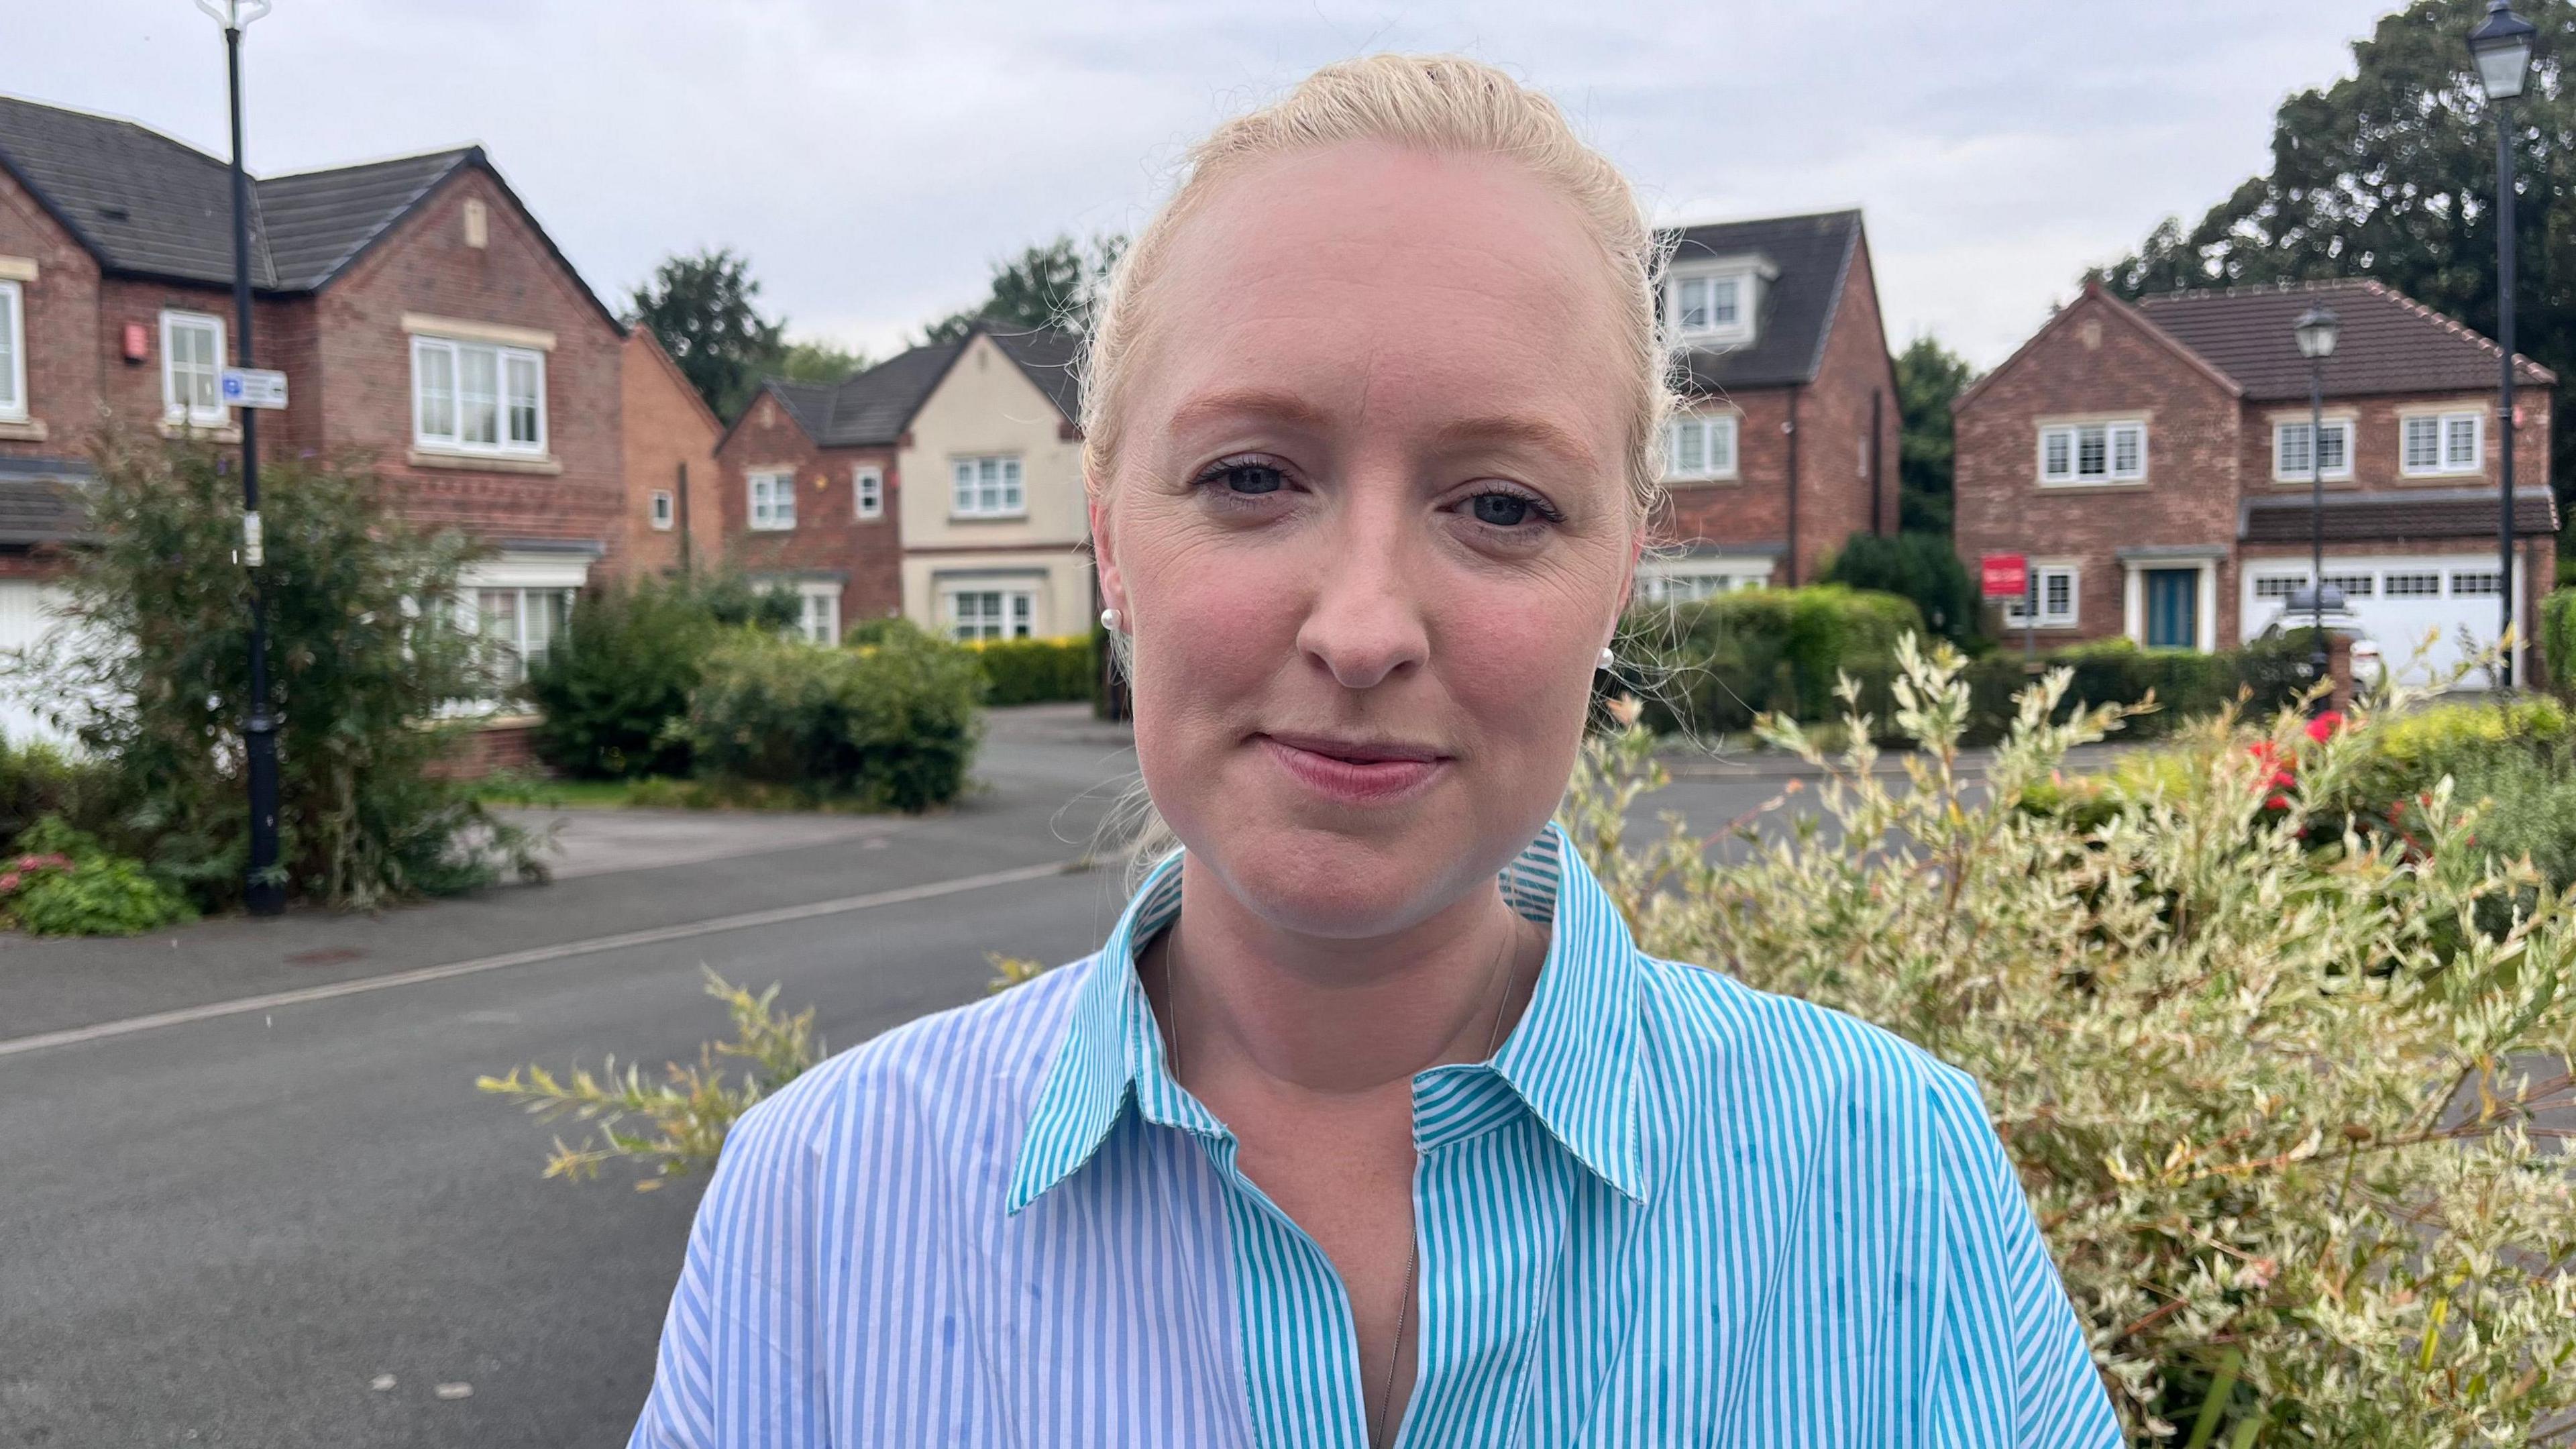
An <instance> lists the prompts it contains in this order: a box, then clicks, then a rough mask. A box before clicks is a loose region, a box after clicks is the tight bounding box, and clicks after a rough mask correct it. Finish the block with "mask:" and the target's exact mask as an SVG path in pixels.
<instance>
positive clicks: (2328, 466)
mask: <svg viewBox="0 0 2576 1449" xmlns="http://www.w3.org/2000/svg"><path fill="white" fill-rule="evenodd" d="M2351 440H2352V424H2350V423H2328V424H2326V426H2325V431H2323V432H2321V433H2319V434H2317V466H2318V467H2319V468H2321V469H2323V470H2324V471H2326V472H2328V473H2340V472H2343V471H2344V469H2345V468H2346V467H2347V466H2349V465H2348V464H2346V463H2345V461H2344V458H2345V452H2344V448H2345V446H2346V444H2348V443H2349V442H2350V441H2351Z"/></svg>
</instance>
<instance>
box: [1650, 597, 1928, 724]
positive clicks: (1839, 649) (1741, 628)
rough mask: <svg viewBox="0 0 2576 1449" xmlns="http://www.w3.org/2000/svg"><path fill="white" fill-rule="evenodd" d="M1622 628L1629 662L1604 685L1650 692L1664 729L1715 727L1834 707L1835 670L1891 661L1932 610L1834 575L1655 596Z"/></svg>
mask: <svg viewBox="0 0 2576 1449" xmlns="http://www.w3.org/2000/svg"><path fill="white" fill-rule="evenodd" d="M1620 632H1621V639H1620V643H1619V646H1618V650H1617V652H1618V656H1619V658H1620V659H1621V660H1622V661H1623V664H1624V666H1625V667H1623V668H1622V669H1621V670H1619V671H1617V675H1616V678H1614V679H1606V680H1605V687H1607V688H1611V689H1618V690H1627V691H1633V692H1635V693H1638V694H1640V695H1642V696H1643V697H1644V698H1645V699H1646V701H1647V714H1646V723H1647V724H1648V725H1650V726H1652V727H1653V728H1655V729H1658V730H1665V731H1672V730H1684V731H1689V732H1696V733H1713V732H1720V731H1730V730H1741V729H1747V728H1750V727H1751V726H1752V724H1753V720H1754V717H1755V716H1756V715H1760V714H1765V713H1786V714H1792V715H1795V716H1797V717H1798V718H1800V719H1822V718H1825V717H1827V716H1828V715H1830V714H1831V713H1833V697H1834V677H1835V671H1836V670H1838V669H1848V668H1852V667H1854V666H1855V665H1860V666H1883V667H1885V668H1887V669H1891V670H1892V669H1893V668H1894V667H1895V666H1894V663H1893V661H1894V658H1895V651H1896V641H1897V640H1898V639H1901V638H1903V637H1904V636H1905V635H1906V634H1908V633H1916V634H1920V633H1922V632H1923V615H1922V612H1921V611H1920V610H1918V609H1916V608H1915V607H1914V604H1913V602H1912V601H1911V600H1908V599H1902V598H1899V597H1897V596H1896V595H1894V594H1880V593H1868V592H1864V591H1862V590H1858V589H1847V588H1842V587H1840V586H1837V585H1830V584H1828V585H1821V586H1818V587H1814V588H1804V589H1746V590H1742V591H1739V592H1736V593H1731V594H1719V595H1717V596H1716V597H1714V598H1710V599H1705V600H1702V601H1700V602H1697V603H1690V604H1680V605H1674V606H1664V605H1651V606H1648V607H1645V608H1641V609H1638V610H1635V611H1633V612H1632V613H1631V614H1630V615H1629V616H1628V619H1627V620H1626V622H1625V623H1624V625H1623V626H1622V628H1621V631H1620Z"/></svg>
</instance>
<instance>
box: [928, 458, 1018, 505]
mask: <svg viewBox="0 0 2576 1449" xmlns="http://www.w3.org/2000/svg"><path fill="white" fill-rule="evenodd" d="M988 464H989V465H990V466H991V467H992V470H993V477H992V479H991V480H990V481H989V483H988V481H987V480H986V479H985V478H984V477H983V476H982V475H983V472H984V470H985V467H986V465H988ZM988 494H989V497H988ZM948 516H949V517H951V518H1026V517H1028V516H1029V491H1028V475H1027V471H1026V469H1025V468H1024V467H1023V465H1022V464H1021V461H1020V455H1019V454H1017V453H976V454H969V455H967V456H963V457H957V458H951V459H949V460H948Z"/></svg>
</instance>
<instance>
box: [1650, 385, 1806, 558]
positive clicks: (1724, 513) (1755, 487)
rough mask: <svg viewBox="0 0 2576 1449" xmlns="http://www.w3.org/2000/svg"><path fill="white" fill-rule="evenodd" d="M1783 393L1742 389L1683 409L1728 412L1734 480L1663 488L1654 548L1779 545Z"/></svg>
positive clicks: (1783, 510) (1785, 464) (1784, 503)
mask: <svg viewBox="0 0 2576 1449" xmlns="http://www.w3.org/2000/svg"><path fill="white" fill-rule="evenodd" d="M1791 391H1792V389H1789V388H1785V387H1763V388H1744V389H1741V390H1738V391H1735V392H1730V393H1728V394H1727V395H1726V396H1724V397H1722V398H1708V399H1704V400H1702V401H1700V402H1698V403H1695V404H1691V405H1690V406H1689V408H1688V410H1689V411H1693V412H1710V411H1716V410H1720V409H1731V410H1733V411H1734V412H1735V414H1736V424H1735V476H1734V477H1732V478H1724V479H1718V480H1715V481H1712V482H1674V483H1672V484H1669V485H1667V487H1666V488H1665V505H1664V507H1663V508H1662V509H1661V510H1660V511H1659V513H1658V516H1657V519H1656V524H1655V537H1656V539H1657V541H1658V542H1671V543H1690V542H1694V541H1704V542H1708V543H1716V544H1746V545H1752V546H1756V547H1770V548H1777V547H1782V546H1785V545H1786V544H1787V542H1788V539H1789V492H1788V489H1789V433H1788V428H1787V424H1788V421H1789V395H1790V393H1791Z"/></svg>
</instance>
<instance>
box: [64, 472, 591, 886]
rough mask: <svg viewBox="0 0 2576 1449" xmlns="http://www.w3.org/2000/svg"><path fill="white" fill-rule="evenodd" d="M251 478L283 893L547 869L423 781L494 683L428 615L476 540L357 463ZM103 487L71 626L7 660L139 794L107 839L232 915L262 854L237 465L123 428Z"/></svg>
mask: <svg viewBox="0 0 2576 1449" xmlns="http://www.w3.org/2000/svg"><path fill="white" fill-rule="evenodd" d="M261 471H262V482H263V484H264V486H265V490H266V491H265V493H264V495H263V504H264V507H263V513H264V516H265V522H266V525H267V528H266V534H267V561H266V564H265V566H264V567H263V568H261V569H260V570H259V571H258V580H257V581H258V583H259V585H260V587H261V589H262V592H263V595H264V597H265V600H266V603H267V611H268V659H269V669H270V678H271V681H272V683H271V700H272V704H273V708H274V712H275V716H276V718H277V720H278V733H277V754H278V806H279V808H278V834H279V852H280V854H279V862H280V871H281V874H282V875H283V877H284V884H285V885H286V888H287V889H288V891H289V892H290V893H292V894H295V895H300V896H304V897H307V898H310V899H314V900H319V901H324V902H328V903H332V904H338V905H349V906H359V907H364V906H368V905H372V904H374V903H376V902H379V901H381V900H384V899H386V898H388V897H396V896H404V895H411V894H417V893H431V894H437V893H444V892H448V891H454V890H460V889H465V888H468V887H471V886H475V885H479V884H482V883H484V882H487V881H489V880H491V879H493V878H494V876H495V875H496V874H497V873H498V872H499V870H501V869H502V868H510V869H515V870H517V871H518V872H520V873H522V874H527V875H534V874H537V873H539V872H540V867H539V866H538V864H537V861H536V858H535V849H536V846H535V843H534V841H533V840H532V838H531V837H530V836H529V835H528V834H527V833H526V832H524V831H521V830H519V829H517V828H515V827H512V826H510V825H508V824H506V823H504V822H502V821H500V820H498V819H496V818H494V817H493V816H492V815H490V814H489V813H488V812H487V811H486V810H485V809H484V808H483V806H482V805H481V804H480V803H479V802H477V801H476V800H475V799H474V798H473V797H472V796H471V794H470V793H468V792H467V791H466V790H465V789H463V788H462V787H460V786H458V785H455V784H452V783H449V782H446V781H442V780H439V779H436V778H433V775H432V772H431V767H432V766H433V765H434V764H435V763H436V762H438V761H440V760H441V759H442V758H444V757H445V756H446V755H447V754H448V752H449V750H450V748H451V741H452V739H453V738H454V736H455V733H456V732H457V731H458V730H459V729H461V728H463V727H465V726H464V722H463V721H460V720H457V719H455V718H454V717H453V715H452V709H453V706H454V705H455V704H456V703H457V702H459V701H465V700H478V699H488V698H491V697H493V696H494V695H495V694H496V693H497V685H496V680H495V678H494V675H493V672H492V670H491V668H490V667H489V661H488V660H487V659H485V658H484V656H483V650H482V646H481V645H480V644H479V642H478V641H477V640H475V639H474V638H473V637H472V636H471V635H469V634H467V633H465V632H463V631H461V630H459V629H456V628H454V627H452V626H451V625H450V624H449V623H448V622H447V616H446V611H445V610H444V609H443V608H440V607H436V606H434V605H433V606H432V607H429V608H426V609H424V608H423V607H422V601H424V600H428V601H437V600H445V599H449V598H453V597H454V596H455V594H456V587H457V576H458V573H459V571H460V570H461V569H462V568H463V567H464V565H465V564H466V562H467V561H468V560H469V559H470V558H471V557H472V556H473V554H474V552H475V549H474V546H473V545H472V544H471V543H470V542H469V541H467V540H466V539H464V538H462V537H460V536H458V535H455V534H451V533H438V534H425V533H422V532H420V531H419V530H417V529H415V528H413V527H412V526H411V525H410V524H408V523H407V522H405V521H404V520H403V518H402V517H401V516H400V515H399V514H398V513H396V512H394V511H393V510H392V509H391V508H390V507H389V506H388V505H387V501H386V498H385V495H384V491H383V487H382V485H381V484H380V482H379V481H378V480H377V479H376V478H375V477H374V476H373V475H372V474H369V473H367V472H364V471H362V470H360V469H358V468H354V467H341V466H336V465H325V464H307V463H300V462H295V461H287V462H282V463H273V464H270V465H268V466H266V467H264V468H263V469H262V470H261ZM89 502H90V509H91V523H92V528H93V530H94V533H95V539H94V542H93V543H92V544H91V545H90V546H88V547H85V548H83V549H81V550H79V551H78V552H77V553H75V554H74V555H73V558H74V561H75V562H74V572H73V574H72V575H71V577H70V578H69V580H68V581H67V585H68V591H69V594H70V598H69V601H68V603H67V605H66V609H65V613H66V616H67V617H66V627H64V628H62V629H60V630H58V631H56V632H55V633H54V634H53V635H52V636H51V637H50V639H49V640H48V642H47V643H45V644H44V645H41V646H38V647H37V648H36V649H34V650H33V651H31V652H30V653H28V654H27V655H25V656H23V657H22V658H20V659H19V660H18V661H17V665H16V670H15V672H16V673H18V674H19V675H20V683H21V684H22V685H32V686H33V687H35V688H38V689H41V690H43V691H45V693H46V697H48V698H49V699H50V700H52V701H53V702H54V706H55V712H56V714H57V716H58V719H59V721H60V722H61V723H63V724H65V725H67V726H68V727H70V728H71V729H72V731H73V732H74V733H75V735H76V736H77V738H78V739H79V741H80V742H81V744H82V746H83V747H84V748H85V749H86V750H87V751H88V752H89V753H90V754H91V755H92V756H94V757H95V758H97V759H99V760H101V761H103V762H104V763H105V764H106V765H107V766H108V767H109V768H110V769H112V770H113V771H114V772H115V774H116V776H117V778H118V782H119V785H118V788H119V790H120V791H122V792H125V793H126V794H127V795H128V796H129V803H127V804H126V805H125V808H124V809H123V811H122V813H121V814H120V815H119V816H118V818H116V819H115V820H114V821H112V822H108V823H106V824H103V825H101V826H100V829H101V832H102V834H103V835H105V837H106V838H107V841H108V844H109V845H110V846H111V847H112V848H113V849H115V850H116V851H117V852H119V853H121V854H125V855H129V856H134V857H137V858H140V859H141V860H143V861H144V862H145V863H146V864H147V865H149V866H150V867H151V869H152V871H153V872H154V873H155V874H156V875H158V876H160V877H161V878H163V879H167V880H174V881H179V882H182V883H184V885H185V886H186V888H187V889H188V890H189V891H190V892H191V893H192V894H193V895H194V896H195V897H196V898H197V900H198V901H199V903H200V904H203V905H207V906H220V905H223V904H226V903H228V902H231V901H233V900H236V899H238V897H239V894H240V891H241V888H242V884H243V875H244V870H245V866H246V864H247V861H248V852H249V824H250V810H249V806H248V801H247V798H246V789H245V786H244V782H243V777H242V759H243V747H242V738H241V734H240V730H241V726H242V722H243V719H244V717H245V715H246V713H247V709H246V697H247V694H248V679H249V657H250V649H249V638H248V635H249V622H250V608H249V603H250V597H249V595H250V589H251V585H252V582H253V579H252V574H251V571H250V570H247V569H244V568H243V567H241V566H240V565H239V564H238V563H237V562H235V554H234V550H235V548H236V546H237V544H238V543H239V540H240V534H241V486H240V479H239V477H238V476H237V475H236V474H235V472H234V471H233V466H232V463H231V460H230V459H229V458H227V457H225V456H224V455H223V454H221V453H219V452H218V451H217V450H216V449H214V448H213V447H211V446H180V445H171V446H167V447H162V446H155V445H147V444H144V443H141V442H139V441H137V440H135V439H133V438H132V437H130V436H127V435H121V434H120V435H110V436H109V437H107V438H105V439H104V440H103V441H102V443H101V445H100V448H99V452H98V457H97V479H96V481H95V482H94V483H93V484H92V486H91V489H90V499H89Z"/></svg>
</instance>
